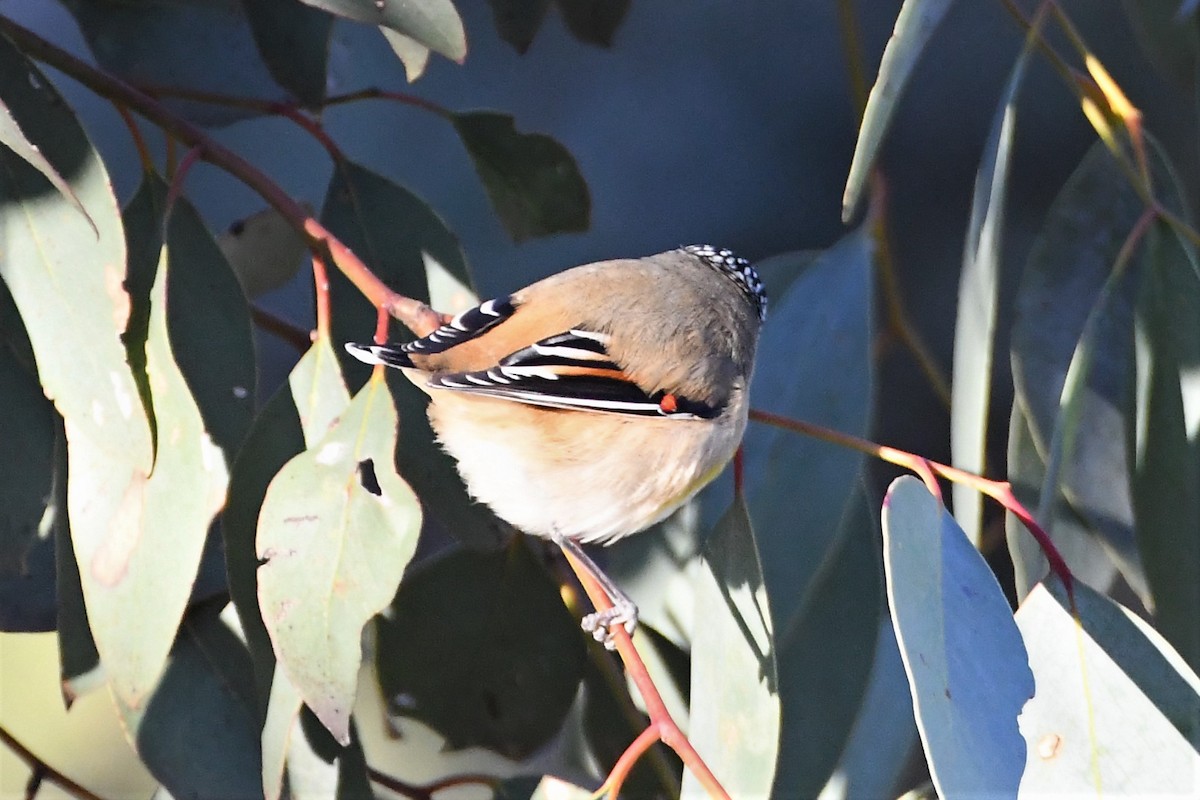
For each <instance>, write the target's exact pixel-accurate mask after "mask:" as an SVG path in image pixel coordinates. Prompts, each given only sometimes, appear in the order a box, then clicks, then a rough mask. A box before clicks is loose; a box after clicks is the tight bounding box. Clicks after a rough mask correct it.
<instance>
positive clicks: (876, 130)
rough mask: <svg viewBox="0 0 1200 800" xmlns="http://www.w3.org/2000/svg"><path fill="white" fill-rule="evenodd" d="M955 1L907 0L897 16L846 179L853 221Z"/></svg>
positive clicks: (847, 214) (845, 205)
mask: <svg viewBox="0 0 1200 800" xmlns="http://www.w3.org/2000/svg"><path fill="white" fill-rule="evenodd" d="M953 2H954V0H905V2H904V5H903V6H901V8H900V14H899V16H897V17H896V27H895V29H894V30H893V31H892V38H890V39H888V43H887V47H886V48H885V49H884V51H883V60H882V61H880V62H879V76H878V77H877V78H876V79H875V85H874V86H872V87H871V96H870V97H869V98H867V108H866V110H865V111H864V112H863V120H862V125H861V126H860V127H859V130H858V144H857V145H855V148H854V161H853V162H852V163H851V164H850V176H849V177H848V178H847V179H846V191H845V194H844V195H843V196H842V219H843V220H844V221H849V220H850V218H851V217H852V216H853V215H854V212H855V211H856V210H857V209H858V202H859V198H860V197H861V196H862V191H863V187H864V186H865V185H866V183H867V177H868V176H869V175H870V174H871V168H872V167H873V166H875V159H876V158H877V157H878V156H879V149H880V146H881V145H882V144H883V137H884V135H885V134H886V133H887V129H888V125H889V124H890V123H891V121H892V116H893V115H894V114H895V112H896V108H897V106H899V104H900V96H901V94H903V92H904V87H905V86H906V85H907V84H908V79H909V77H910V76H911V75H912V71H913V67H915V66H916V64H917V60H918V59H919V58H920V57H921V53H922V52H924V50H925V45H926V44H928V43H929V37H931V36H933V32H934V31H935V30H936V29H937V26H938V24H939V23H940V22H941V21H942V18H943V17H945V16H946V12H947V11H949V10H950V6H951V5H952V4H953Z"/></svg>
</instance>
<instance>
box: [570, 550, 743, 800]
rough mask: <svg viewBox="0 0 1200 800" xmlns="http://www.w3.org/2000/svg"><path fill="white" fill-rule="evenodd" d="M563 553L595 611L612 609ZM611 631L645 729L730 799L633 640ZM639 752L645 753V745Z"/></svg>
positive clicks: (714, 793) (715, 793)
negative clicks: (675, 715) (647, 720)
mask: <svg viewBox="0 0 1200 800" xmlns="http://www.w3.org/2000/svg"><path fill="white" fill-rule="evenodd" d="M563 552H564V554H565V555H566V557H567V563H569V564H570V565H571V569H572V570H573V571H574V572H575V576H576V577H577V578H578V579H579V583H580V584H581V585H582V586H583V589H584V591H585V592H587V595H588V597H589V598H590V599H591V601H592V605H593V606H594V607H595V608H596V610H597V611H604V610H606V609H608V608H611V607H612V601H611V600H609V597H608V594H607V593H605V591H604V589H603V588H602V587H601V586H600V583H599V582H598V581H597V580H596V578H595V577H594V576H593V575H592V573H591V572H589V571H588V570H587V569H586V568H585V567H583V565H581V564H579V563H578V562H577V561H576V560H575V559H574V558H573V557H572V556H571V554H570V553H569V552H567V551H566V550H564V551H563ZM611 633H612V635H613V641H614V642H615V643H616V649H617V654H618V655H620V656H621V661H622V662H624V664H625V671H626V672H627V673H628V674H629V676H630V677H631V678H633V682H634V685H635V686H637V689H638V692H639V693H640V694H641V695H642V702H643V703H645V705H646V714H647V715H648V716H649V717H650V727H649V729H648V730H653V731H654V736H655V737H657V738H659V739H661V740H662V741H663V743H665V744H666V745H667V746H668V747H670V748H671V749H672V750H674V751H675V752H676V753H678V754H679V757H680V758H681V759H683V763H684V764H685V765H686V766H687V767H688V769H690V770H691V771H692V773H693V774H694V775H695V776H696V778H697V779H699V781H700V785H701V786H703V787H704V788H705V789H706V790H708V794H709V796H710V797H714V798H721V800H729V794H728V793H727V792H726V791H725V789H724V788H723V787H722V786H721V783H720V781H718V780H717V778H716V776H715V775H713V774H712V770H710V769H709V768H708V765H707V764H705V763H704V759H703V758H701V757H700V754H699V753H697V752H696V748H694V747H692V743H691V742H689V741H688V739H687V736H685V735H684V733H683V731H682V730H680V728H679V726H678V725H677V724H676V723H675V720H674V719H672V718H671V713H670V712H669V711H667V705H666V703H664V702H663V699H662V695H660V694H659V693H658V689H657V688H656V687H655V686H654V679H653V678H651V677H650V671H649V670H647V669H646V663H645V662H644V661H642V657H641V655H639V654H638V651H637V648H635V647H634V646H633V639H632V638H630V636H629V634H628V633H627V632H626V631H625V627H624V626H623V625H614V626H613V627H612V628H611ZM649 735H650V734H648V733H646V732H643V733H642V734H641V735H639V736H638V740H640V739H642V738H643V737H646V736H649ZM638 740H635V742H636V741H638ZM641 752H643V753H644V752H645V748H643V749H642V751H641ZM638 755H641V753H639V754H638Z"/></svg>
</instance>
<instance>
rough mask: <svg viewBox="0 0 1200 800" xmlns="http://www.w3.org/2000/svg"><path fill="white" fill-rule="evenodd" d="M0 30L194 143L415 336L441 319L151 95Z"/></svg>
mask: <svg viewBox="0 0 1200 800" xmlns="http://www.w3.org/2000/svg"><path fill="white" fill-rule="evenodd" d="M0 32H3V33H4V34H5V35H7V36H8V37H9V38H10V39H12V41H13V42H14V43H15V44H16V45H17V47H19V48H20V49H21V51H22V52H23V53H25V54H26V55H28V56H31V57H33V58H35V59H37V60H38V61H42V62H44V63H46V64H49V65H50V66H52V67H54V68H55V69H58V70H61V71H62V72H65V73H66V74H67V75H69V76H71V77H72V78H74V79H75V80H77V81H79V82H80V83H82V84H83V85H85V86H87V87H88V88H89V89H91V90H92V91H93V92H95V93H96V94H98V95H100V96H102V97H106V98H108V99H110V100H113V101H115V102H117V103H119V104H122V105H125V106H128V107H129V108H131V109H133V110H134V111H136V112H137V113H139V114H141V115H142V116H143V117H145V118H146V119H148V120H150V121H151V122H153V123H154V124H156V125H158V126H159V127H161V128H162V129H163V130H165V131H166V132H167V133H169V134H170V135H171V136H172V137H174V138H175V139H178V140H179V141H181V142H183V143H184V144H185V145H187V146H188V147H196V148H199V149H200V153H201V158H203V159H204V160H205V161H207V162H209V163H210V164H213V165H214V166H217V167H220V168H221V169H223V170H225V171H226V172H228V173H229V174H231V175H233V176H234V177H236V178H238V179H239V180H241V181H242V182H243V183H244V184H246V185H247V186H249V187H250V188H251V189H253V190H254V191H256V192H257V193H258V194H259V195H260V196H261V197H262V198H263V199H264V200H266V201H267V203H269V204H270V205H271V206H273V207H274V208H275V209H276V210H277V211H279V213H280V214H281V215H282V216H283V217H284V219H286V220H287V221H288V223H289V224H291V225H292V226H293V227H294V228H295V229H296V230H297V231H300V232H301V233H302V234H304V236H305V238H306V239H307V240H308V243H309V247H310V248H311V249H314V250H317V251H319V250H320V249H321V248H328V250H329V253H330V254H331V257H332V260H333V263H334V265H335V266H337V267H338V269H340V270H341V271H342V273H343V274H345V275H346V277H347V278H349V279H350V281H351V282H352V283H353V284H354V285H355V286H356V287H357V288H358V290H359V291H361V292H362V293H363V294H364V295H365V296H366V297H367V299H368V300H370V301H371V303H372V304H373V305H375V307H376V308H384V309H386V310H387V311H388V313H389V314H391V315H392V316H394V317H395V318H396V319H398V320H400V322H402V323H403V324H404V325H406V326H407V327H408V328H409V329H410V330H411V331H412V332H413V333H415V334H416V335H417V336H424V335H426V334H428V333H429V332H431V331H432V330H434V329H435V328H436V327H438V326H439V325H441V324H442V322H443V321H444V320H445V317H443V315H441V314H438V313H437V312H436V311H434V310H433V309H431V308H430V307H429V306H428V305H426V304H425V303H423V302H421V301H420V300H415V299H413V298H411V297H405V296H404V295H401V294H398V293H397V292H394V291H392V290H391V289H390V288H389V287H388V286H387V285H385V284H384V283H383V282H382V281H380V280H379V278H377V277H376V276H375V274H374V273H372V272H371V271H370V270H369V269H368V268H367V266H366V265H365V264H364V263H363V262H362V261H361V260H360V259H359V258H358V257H357V256H355V255H354V253H352V252H351V251H350V249H349V248H348V247H346V246H345V245H344V244H342V243H341V242H340V241H338V239H337V238H336V237H335V236H334V235H333V234H332V233H330V232H329V231H328V230H326V229H325V227H324V226H323V225H321V223H320V222H318V221H317V220H315V219H313V218H312V217H311V216H309V213H308V209H306V208H305V207H304V206H303V205H301V204H300V203H299V202H297V201H296V200H294V199H292V197H290V196H289V195H288V194H287V193H286V192H284V191H283V190H282V189H281V188H279V186H278V185H277V184H276V183H275V182H274V181H272V180H271V179H270V178H268V177H267V176H266V174H264V173H263V172H262V171H261V170H259V169H258V168H257V167H255V166H254V165H252V164H250V163H249V162H248V161H246V160H245V159H243V158H242V157H241V156H239V155H238V154H237V153H235V152H233V151H232V150H230V149H229V148H227V147H225V146H224V145H222V144H220V143H219V142H217V141H216V140H214V139H212V138H211V137H209V136H208V135H207V134H205V133H204V132H203V131H201V130H200V129H199V128H197V127H196V126H195V125H192V124H191V123H190V122H188V121H186V120H184V119H182V118H180V117H178V116H176V115H175V114H174V113H172V112H171V111H169V110H168V109H167V108H165V107H164V106H163V105H162V104H161V103H159V102H158V101H157V100H155V99H154V98H152V97H150V96H149V95H147V94H145V93H144V92H140V91H138V90H137V89H134V88H133V87H132V86H130V85H129V84H127V83H125V82H124V81H122V80H120V79H118V78H116V77H114V76H112V75H109V74H108V73H107V72H104V71H103V70H100V69H97V68H96V67H93V66H92V65H90V64H88V63H86V62H84V61H82V60H80V59H78V58H76V57H75V56H73V55H71V54H70V53H68V52H66V51H65V50H63V49H61V48H59V47H58V46H56V45H54V44H52V43H51V42H49V41H47V40H45V39H43V38H42V37H41V36H38V35H37V34H36V33H34V32H33V31H31V30H29V29H28V28H25V27H22V26H21V25H18V24H16V23H15V22H13V21H12V20H10V19H8V18H6V17H3V16H0Z"/></svg>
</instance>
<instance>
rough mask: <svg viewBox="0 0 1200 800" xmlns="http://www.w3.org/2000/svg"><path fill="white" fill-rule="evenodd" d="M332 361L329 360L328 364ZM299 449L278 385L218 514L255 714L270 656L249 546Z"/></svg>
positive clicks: (262, 705) (292, 413)
mask: <svg viewBox="0 0 1200 800" xmlns="http://www.w3.org/2000/svg"><path fill="white" fill-rule="evenodd" d="M315 353H316V350H315V349H310V350H309V352H308V353H306V354H305V356H304V358H305V359H312V358H313V357H314V354H315ZM332 361H333V359H330V363H332ZM341 392H342V398H343V400H344V401H348V398H346V397H345V387H342V389H341ZM303 450H304V432H303V431H302V430H301V428H300V415H299V412H297V411H296V404H295V400H294V399H293V396H292V390H291V387H290V386H288V385H284V386H282V387H280V389H279V390H278V391H277V392H275V394H274V395H273V396H272V397H271V399H270V400H269V401H268V402H267V404H266V405H265V406H264V407H263V409H262V411H261V412H259V415H258V418H257V419H255V421H254V426H253V427H252V428H251V429H250V433H249V434H248V435H247V436H246V441H245V444H244V446H243V447H242V450H241V452H240V453H238V457H237V460H236V461H235V462H234V464H233V470H232V471H231V473H230V477H229V499H228V502H226V504H225V510H224V512H223V513H222V515H221V534H222V536H223V537H224V542H225V569H226V572H227V573H228V575H229V595H230V599H231V600H232V601H233V604H234V607H235V608H236V609H237V612H238V619H239V620H240V621H241V624H242V632H243V634H244V635H245V637H246V644H247V647H248V648H249V650H250V654H251V657H252V659H253V661H254V672H255V678H256V680H257V685H258V696H259V699H260V702H259V705H258V710H259V712H260V714H261V712H264V711H265V710H266V703H267V700H266V698H267V696H268V694H269V691H270V686H271V677H272V673H273V672H274V669H275V655H274V651H273V650H272V649H271V640H270V637H269V636H268V634H267V629H266V627H265V626H264V625H263V621H262V615H261V614H260V612H259V610H258V555H257V553H256V552H255V548H254V540H255V537H256V535H257V526H258V512H259V509H260V508H262V502H263V498H264V497H265V496H266V494H267V487H268V486H269V485H270V483H271V479H272V478H274V477H275V475H276V473H278V472H279V470H281V469H282V468H283V465H284V464H286V463H287V462H288V461H289V460H291V458H292V456H295V455H296V454H297V453H300V452H302V451H303Z"/></svg>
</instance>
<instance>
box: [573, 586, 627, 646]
mask: <svg viewBox="0 0 1200 800" xmlns="http://www.w3.org/2000/svg"><path fill="white" fill-rule="evenodd" d="M637 623H638V610H637V606H636V605H634V603H633V601H632V600H630V599H629V598H628V597H616V598H613V604H612V605H611V606H609V607H608V608H606V609H604V610H603V611H596V612H594V613H592V614H588V615H587V616H585V617H584V618H583V623H582V626H583V629H584V630H585V631H587V632H588V633H590V634H591V635H592V638H593V639H595V640H596V641H597V642H600V644H602V645H604V647H605V649H608V650H615V649H616V647H617V641H616V638H615V637H614V634H613V628H614V627H615V626H623V627H624V628H625V632H626V633H628V634H629V635H630V636H632V635H633V632H634V631H635V630H637Z"/></svg>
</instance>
